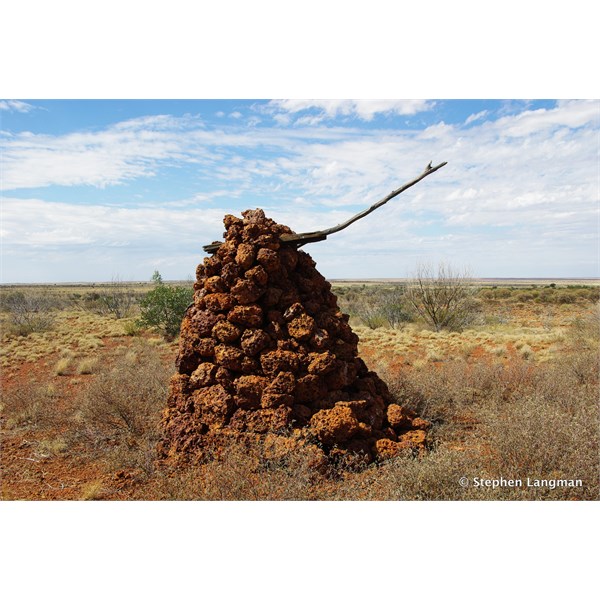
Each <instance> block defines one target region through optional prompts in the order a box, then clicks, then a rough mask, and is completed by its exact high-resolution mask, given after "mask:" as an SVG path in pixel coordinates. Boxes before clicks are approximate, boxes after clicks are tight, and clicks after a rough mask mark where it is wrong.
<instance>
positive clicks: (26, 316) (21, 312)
mask: <svg viewBox="0 0 600 600" xmlns="http://www.w3.org/2000/svg"><path fill="white" fill-rule="evenodd" d="M2 308H3V310H4V311H5V312H7V313H8V328H7V331H6V333H9V334H13V335H20V336H28V335H29V334H31V333H39V332H43V331H47V330H49V329H51V328H52V326H53V325H54V314H53V312H52V310H53V308H54V306H53V303H52V301H51V299H50V298H48V297H46V296H41V295H39V294H33V293H24V292H13V293H10V294H5V295H3V298H2Z"/></svg>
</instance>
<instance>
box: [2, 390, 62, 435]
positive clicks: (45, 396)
mask: <svg viewBox="0 0 600 600" xmlns="http://www.w3.org/2000/svg"><path fill="white" fill-rule="evenodd" d="M54 398H55V396H54V393H53V391H52V389H51V388H48V387H44V386H41V385H39V384H37V383H35V382H31V383H29V384H28V385H25V386H22V387H18V388H14V389H11V390H9V391H6V392H5V391H4V390H3V393H2V399H1V400H0V406H1V411H0V414H1V415H2V417H3V420H4V426H5V427H6V428H7V429H14V428H16V427H38V426H42V425H48V424H51V423H52V422H53V421H54V419H55V417H56V415H55V413H54V406H53V401H54Z"/></svg>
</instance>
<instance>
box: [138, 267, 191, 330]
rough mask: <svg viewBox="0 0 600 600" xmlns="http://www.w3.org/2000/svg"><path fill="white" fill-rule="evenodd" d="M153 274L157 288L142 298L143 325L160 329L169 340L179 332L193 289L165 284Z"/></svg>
mask: <svg viewBox="0 0 600 600" xmlns="http://www.w3.org/2000/svg"><path fill="white" fill-rule="evenodd" d="M157 273H158V272H155V275H154V276H153V279H154V281H156V283H157V285H156V288H155V289H153V290H152V291H150V292H148V293H147V294H146V295H145V296H144V297H143V298H142V299H141V300H140V310H141V317H140V318H139V320H138V323H139V325H140V326H141V327H150V328H152V329H156V330H157V331H160V332H161V333H162V334H163V335H164V337H165V338H166V339H168V340H172V339H173V338H174V337H175V336H177V334H178V333H179V328H180V327H181V320H182V319H183V315H184V313H185V311H186V309H187V307H188V306H189V305H190V303H191V301H192V298H193V294H194V292H193V290H192V289H190V288H185V287H178V286H170V285H165V284H164V283H163V281H162V278H160V274H158V277H157V276H156V275H157Z"/></svg>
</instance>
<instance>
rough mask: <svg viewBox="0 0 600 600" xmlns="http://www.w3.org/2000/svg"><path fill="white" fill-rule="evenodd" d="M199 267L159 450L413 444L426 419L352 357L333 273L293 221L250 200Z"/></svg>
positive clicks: (334, 451)
mask: <svg viewBox="0 0 600 600" xmlns="http://www.w3.org/2000/svg"><path fill="white" fill-rule="evenodd" d="M242 216H243V219H239V218H237V217H234V216H232V215H227V216H225V219H224V223H225V229H226V233H225V234H224V238H225V240H224V242H223V243H222V244H221V246H220V247H219V248H218V250H217V252H216V254H215V255H214V256H211V257H208V258H205V259H204V262H203V264H200V265H199V266H198V268H197V272H196V276H197V280H196V283H195V284H194V289H195V294H194V302H193V305H192V306H190V308H189V309H188V311H187V312H186V314H185V316H184V318H183V322H182V324H181V337H180V343H179V354H178V357H177V361H176V366H177V370H178V372H177V374H176V375H174V376H173V378H172V381H171V385H170V391H169V397H168V403H167V408H166V409H165V411H164V414H163V420H162V431H163V437H162V441H161V442H160V444H159V454H160V455H161V456H162V457H163V458H164V459H174V460H180V459H186V460H187V459H192V460H193V459H194V458H198V457H201V456H202V454H203V452H204V449H205V448H207V447H208V446H209V445H210V447H212V448H214V447H215V444H217V445H218V443H219V440H229V441H230V440H232V439H243V438H244V437H246V438H252V439H254V440H256V439H259V440H263V441H266V442H269V441H270V442H271V443H272V442H273V440H274V439H280V440H285V447H286V448H288V450H289V449H292V450H293V449H294V448H299V447H304V448H307V447H310V449H311V451H313V452H317V451H318V453H319V454H320V455H321V456H323V457H329V458H333V457H339V456H344V455H349V454H351V455H354V454H359V455H362V456H363V457H364V459H366V460H367V461H372V460H374V459H384V458H389V457H392V456H394V455H396V454H398V452H400V451H401V450H402V449H404V448H422V447H423V446H424V444H425V438H426V429H427V427H428V425H429V424H428V423H427V422H426V421H424V420H423V419H420V418H418V417H416V415H415V414H414V413H412V412H410V411H408V410H406V409H404V408H403V407H401V406H399V405H398V404H395V403H394V401H393V398H392V396H391V395H390V393H389V391H388V388H387V386H386V384H385V383H384V382H383V381H382V380H381V379H380V378H379V377H378V376H377V374H376V373H374V372H372V371H369V370H368V368H367V367H366V366H365V363H364V362H363V361H362V360H361V359H360V358H359V357H358V349H357V345H358V337H357V335H356V334H355V333H354V332H353V331H352V329H351V328H350V325H349V324H348V320H349V317H348V315H345V314H342V312H341V311H340V310H339V308H338V306H337V298H336V296H335V295H334V294H333V293H332V292H331V285H330V284H329V282H327V281H326V280H325V278H324V277H323V276H322V275H321V274H320V273H319V272H318V271H317V269H316V268H315V262H314V261H313V260H312V258H311V257H310V256H309V255H308V254H307V253H306V252H304V251H302V250H298V249H297V248H295V247H293V246H286V245H283V244H282V243H281V241H280V238H279V236H280V235H282V234H286V233H287V234H289V233H293V232H292V231H291V230H290V229H289V228H288V227H286V226H284V225H279V224H277V223H275V222H274V221H273V220H271V219H268V218H266V217H265V215H264V213H263V211H262V210H260V209H257V210H248V211H245V212H244V213H242Z"/></svg>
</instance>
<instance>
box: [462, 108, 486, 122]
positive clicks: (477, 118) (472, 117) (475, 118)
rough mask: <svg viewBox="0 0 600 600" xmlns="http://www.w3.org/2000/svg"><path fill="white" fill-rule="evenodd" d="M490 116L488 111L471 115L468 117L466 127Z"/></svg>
mask: <svg viewBox="0 0 600 600" xmlns="http://www.w3.org/2000/svg"><path fill="white" fill-rule="evenodd" d="M488 114H489V111H488V110H482V111H480V112H478V113H475V114H474V115H469V116H468V117H467V120H466V121H465V125H468V124H469V123H473V122H474V121H480V120H481V119H483V118H484V117H486V116H487V115H488Z"/></svg>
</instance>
